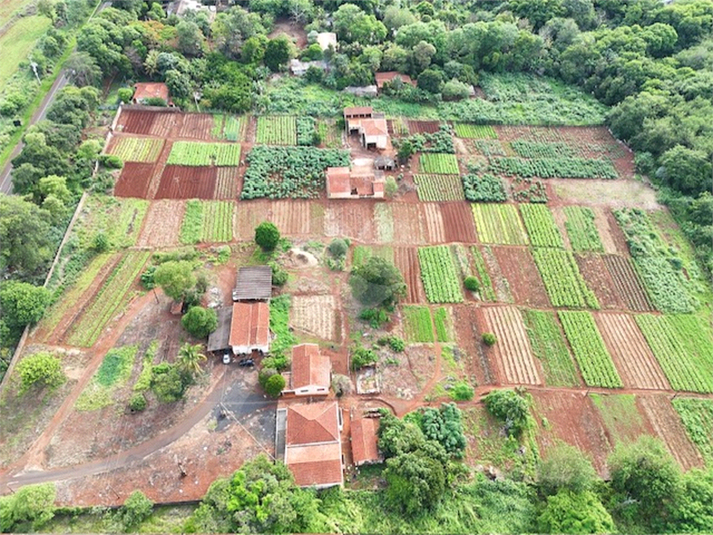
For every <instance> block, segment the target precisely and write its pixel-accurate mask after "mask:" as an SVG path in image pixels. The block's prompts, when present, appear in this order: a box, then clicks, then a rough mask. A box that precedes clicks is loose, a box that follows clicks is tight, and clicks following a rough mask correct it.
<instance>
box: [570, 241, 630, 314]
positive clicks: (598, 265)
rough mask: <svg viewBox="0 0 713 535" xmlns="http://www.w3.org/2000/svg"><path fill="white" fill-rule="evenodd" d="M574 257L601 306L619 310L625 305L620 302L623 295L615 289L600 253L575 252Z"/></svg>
mask: <svg viewBox="0 0 713 535" xmlns="http://www.w3.org/2000/svg"><path fill="white" fill-rule="evenodd" d="M575 259H576V260H577V266H579V271H580V272H581V273H582V276H583V277H584V280H585V281H586V283H587V286H588V287H589V288H590V289H591V290H592V291H593V292H594V295H595V296H596V297H597V301H599V305H600V306H601V307H602V308H605V309H607V308H609V309H619V310H621V309H622V308H625V306H626V305H625V304H624V303H623V302H622V299H623V296H622V295H621V294H620V293H618V292H617V291H616V287H615V286H614V281H613V280H612V278H611V275H610V274H609V271H608V270H607V268H606V265H605V263H604V259H603V257H602V255H598V254H586V255H581V254H577V255H575Z"/></svg>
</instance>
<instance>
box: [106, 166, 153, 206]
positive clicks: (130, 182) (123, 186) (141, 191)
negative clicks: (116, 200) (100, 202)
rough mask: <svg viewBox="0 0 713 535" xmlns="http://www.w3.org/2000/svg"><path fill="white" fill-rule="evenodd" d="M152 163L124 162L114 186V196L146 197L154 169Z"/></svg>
mask: <svg viewBox="0 0 713 535" xmlns="http://www.w3.org/2000/svg"><path fill="white" fill-rule="evenodd" d="M154 165H155V164H153V163H139V162H125V163H124V168H123V169H122V171H121V175H120V176H119V180H117V181H116V185H115V186H114V195H115V196H116V197H137V198H139V199H147V198H148V192H149V184H150V183H151V177H152V176H153V170H154Z"/></svg>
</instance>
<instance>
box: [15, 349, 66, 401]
mask: <svg viewBox="0 0 713 535" xmlns="http://www.w3.org/2000/svg"><path fill="white" fill-rule="evenodd" d="M17 372H18V374H19V375H20V390H19V394H20V395H22V394H24V393H25V392H27V391H28V390H29V389H30V388H32V387H33V386H35V385H38V386H40V387H45V386H47V387H50V388H55V387H58V386H59V385H61V384H62V383H63V382H64V381H65V379H66V376H65V375H64V370H63V369H62V364H61V362H60V360H59V359H58V358H57V357H55V356H54V355H52V354H50V353H47V352H42V353H35V354H34V355H30V356H29V357H25V358H24V359H22V360H21V361H20V363H19V364H18V365H17Z"/></svg>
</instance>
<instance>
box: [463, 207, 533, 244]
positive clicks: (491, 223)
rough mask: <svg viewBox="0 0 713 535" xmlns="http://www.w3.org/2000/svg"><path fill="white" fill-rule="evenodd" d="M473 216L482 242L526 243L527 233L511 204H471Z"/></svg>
mask: <svg viewBox="0 0 713 535" xmlns="http://www.w3.org/2000/svg"><path fill="white" fill-rule="evenodd" d="M472 209H473V217H474V219H475V227H476V229H477V231H478V237H479V238H480V241H481V242H482V243H500V244H507V245H527V243H528V240H527V234H525V229H524V227H523V226H522V222H521V221H520V216H519V215H518V213H517V209H516V208H515V206H514V205H512V204H479V203H476V204H473V205H472Z"/></svg>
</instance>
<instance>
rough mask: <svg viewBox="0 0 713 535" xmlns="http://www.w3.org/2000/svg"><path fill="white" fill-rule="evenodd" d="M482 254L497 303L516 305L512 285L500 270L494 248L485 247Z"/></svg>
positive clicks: (481, 249) (482, 248)
mask: <svg viewBox="0 0 713 535" xmlns="http://www.w3.org/2000/svg"><path fill="white" fill-rule="evenodd" d="M480 253H481V255H482V256H483V262H484V264H485V267H486V273H489V274H490V280H491V281H492V284H493V290H495V301H500V302H502V303H514V302H515V300H514V299H513V296H512V292H511V291H510V284H509V283H508V281H507V279H506V278H505V275H503V271H502V269H500V265H499V264H498V259H497V258H496V257H495V254H494V253H493V248H492V247H491V246H490V245H483V246H482V247H481V248H480ZM533 262H534V260H533ZM481 282H482V281H481Z"/></svg>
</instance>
